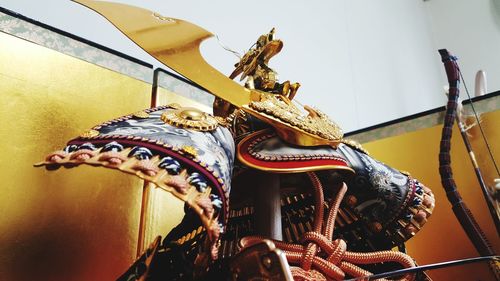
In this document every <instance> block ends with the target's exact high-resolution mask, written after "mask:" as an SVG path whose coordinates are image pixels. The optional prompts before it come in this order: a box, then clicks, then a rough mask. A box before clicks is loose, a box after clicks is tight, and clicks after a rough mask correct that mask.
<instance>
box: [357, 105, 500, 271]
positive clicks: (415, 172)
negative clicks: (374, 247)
mask: <svg viewBox="0 0 500 281" xmlns="http://www.w3.org/2000/svg"><path fill="white" fill-rule="evenodd" d="M482 120H483V121H482V123H481V125H482V126H483V128H484V131H485V134H486V136H487V138H488V141H489V143H490V145H491V148H492V152H493V155H494V157H495V159H499V156H500V147H499V145H500V130H499V129H500V128H499V127H498V122H499V120H500V111H499V110H497V111H493V112H489V113H484V114H483V115H482ZM441 129H442V126H435V127H431V128H427V129H422V130H418V131H415V132H411V133H407V134H403V135H399V136H395V137H390V138H386V139H382V140H378V141H373V142H369V143H366V144H364V145H363V146H364V147H365V148H366V149H368V151H370V153H371V154H372V155H373V156H374V157H375V158H377V159H379V160H381V161H383V162H385V163H387V164H389V165H391V166H393V167H395V168H398V169H401V170H405V171H410V172H411V174H412V176H414V177H415V178H417V179H419V180H420V181H421V182H423V183H424V184H425V185H427V186H429V187H430V188H431V189H432V190H433V192H434V194H435V196H436V208H435V209H434V213H433V215H432V217H431V218H430V220H429V222H428V223H427V224H426V225H425V226H424V227H423V228H422V230H421V231H419V232H418V233H417V235H416V236H415V237H414V238H412V239H410V240H409V242H408V243H407V248H408V253H409V254H410V255H411V256H412V257H413V258H415V259H416V260H417V262H418V263H419V264H428V263H435V262H442V261H447V260H452V259H463V258H469V257H475V256H478V255H479V254H478V253H477V252H476V250H475V249H474V247H473V245H472V244H471V242H469V240H468V238H467V236H466V234H465V233H464V231H463V230H462V227H461V226H460V224H459V223H458V221H457V219H456V218H455V216H454V214H453V211H452V210H451V205H450V203H449V202H448V200H447V198H446V195H445V192H444V189H443V187H442V185H441V179H440V177H439V171H438V165H439V164H438V153H439V141H440V139H441ZM470 134H471V138H470V139H471V143H472V146H473V149H474V151H475V153H476V158H477V159H478V162H479V164H480V165H481V168H482V171H483V173H484V178H485V181H486V183H487V184H490V185H492V182H493V178H494V177H495V175H496V171H495V170H494V167H493V164H492V161H491V159H490V158H489V156H488V154H487V150H486V146H485V144H484V142H483V141H482V138H481V136H480V134H479V130H478V128H473V129H472V130H471V131H470ZM451 156H452V158H451V163H452V169H453V173H454V178H455V181H456V184H457V187H458V190H459V192H460V193H461V195H462V197H463V199H464V201H465V202H466V204H467V205H468V207H469V209H470V210H471V211H472V213H473V214H474V215H475V218H476V220H477V221H478V223H479V225H480V226H481V227H482V228H483V230H484V231H485V233H486V235H487V237H488V238H489V241H490V242H491V243H492V244H493V247H494V249H495V250H496V252H497V253H499V252H500V239H498V234H497V233H496V230H495V226H494V224H493V221H492V220H491V218H490V215H489V212H488V208H487V206H486V203H485V201H484V198H483V195H482V193H481V190H480V187H479V184H478V181H477V179H476V176H475V174H474V170H473V167H472V164H471V162H470V160H469V157H468V154H467V151H466V149H465V147H464V144H463V142H462V138H461V137H460V133H459V131H458V129H457V127H456V126H455V128H454V131H453V137H452V147H451ZM429 275H430V276H431V277H432V278H433V279H434V280H439V281H441V280H443V281H446V280H450V281H451V280H494V277H493V276H492V275H491V274H490V272H489V271H488V267H487V265H485V264H470V265H466V266H460V267H452V268H447V269H440V270H434V271H430V272H429Z"/></svg>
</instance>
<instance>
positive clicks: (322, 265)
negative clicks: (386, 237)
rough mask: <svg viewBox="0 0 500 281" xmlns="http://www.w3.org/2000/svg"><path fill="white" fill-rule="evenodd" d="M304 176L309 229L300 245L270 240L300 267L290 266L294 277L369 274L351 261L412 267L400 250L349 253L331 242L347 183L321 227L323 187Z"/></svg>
mask: <svg viewBox="0 0 500 281" xmlns="http://www.w3.org/2000/svg"><path fill="white" fill-rule="evenodd" d="M307 175H308V176H309V178H310V180H311V182H312V185H313V188H314V198H315V214H314V227H313V231H310V232H306V233H304V234H303V235H302V237H301V239H300V244H293V243H287V242H283V241H273V242H274V244H275V245H276V247H277V248H279V249H281V250H283V252H284V253H285V255H286V257H287V260H288V262H289V263H290V264H291V265H298V266H300V268H298V267H293V268H292V269H293V270H292V274H293V276H294V278H295V279H296V280H298V279H300V280H313V279H315V278H317V274H318V271H319V273H321V274H323V276H325V277H326V278H325V279H333V280H343V279H344V278H345V275H346V274H347V275H350V276H352V277H363V276H368V275H372V273H371V272H369V271H367V270H364V269H362V268H360V267H359V266H357V265H355V264H372V263H380V262H388V261H391V262H397V263H399V264H401V265H402V266H404V267H406V268H408V267H415V263H414V262H413V260H412V258H411V257H410V256H408V255H406V254H404V253H401V252H396V251H378V252H369V253H357V252H349V251H347V244H346V242H345V241H344V240H342V239H335V240H333V241H332V237H333V230H334V226H335V217H336V215H337V212H338V210H339V207H340V203H341V202H342V199H343V197H344V195H345V193H346V192H347V186H346V184H345V183H344V184H343V185H342V187H341V188H340V190H339V192H338V193H337V195H336V197H335V200H333V202H332V204H331V206H330V207H331V208H330V210H329V212H328V217H327V220H326V224H325V225H324V228H323V204H324V196H323V187H322V185H321V182H320V180H319V178H318V176H317V175H316V174H315V173H313V172H308V173H307ZM263 239H265V237H259V236H247V237H244V238H242V239H241V240H240V246H241V247H242V248H244V247H248V246H250V245H253V244H255V243H259V242H261V241H262V240H263ZM308 273H310V274H308ZM308 276H309V277H308ZM312 276H316V277H312ZM414 277H415V276H414V275H413V274H407V275H405V276H403V278H402V279H400V280H404V281H412V280H413V279H414ZM311 278H313V279H311ZM381 280H384V279H381Z"/></svg>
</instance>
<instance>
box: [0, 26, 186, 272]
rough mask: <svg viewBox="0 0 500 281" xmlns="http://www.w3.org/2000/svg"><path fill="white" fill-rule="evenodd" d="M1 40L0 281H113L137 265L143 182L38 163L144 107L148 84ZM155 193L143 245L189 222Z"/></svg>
mask: <svg viewBox="0 0 500 281" xmlns="http://www.w3.org/2000/svg"><path fill="white" fill-rule="evenodd" d="M0 42H1V44H0V104H1V106H2V108H1V110H0V122H1V125H0V151H1V152H2V156H1V158H0V179H1V181H2V184H1V193H0V194H1V195H0V214H1V215H0V276H1V277H0V279H1V280H82V281H83V280H114V279H116V278H117V277H118V276H119V275H120V274H122V273H123V272H124V271H125V270H126V269H127V268H128V267H129V266H130V265H131V264H132V262H133V261H134V259H135V257H136V251H137V247H138V246H139V245H137V241H138V228H139V218H140V212H141V198H142V190H143V185H144V183H143V181H142V180H139V179H138V178H136V177H134V176H130V175H126V174H123V173H121V172H119V171H116V170H108V169H104V168H95V167H90V166H81V167H77V168H72V169H65V168H61V169H59V170H58V171H54V172H51V171H47V170H45V169H44V168H34V167H33V164H34V163H36V162H40V161H41V160H43V157H45V155H46V154H48V153H50V152H52V151H54V150H57V149H61V148H63V147H64V146H65V144H66V142H67V141H68V140H70V139H72V138H74V137H76V136H78V135H80V134H81V133H82V132H83V131H84V130H86V129H88V128H91V127H93V126H94V125H97V124H99V123H101V122H104V121H107V120H109V119H113V118H116V117H119V116H122V115H125V114H129V113H132V112H136V111H138V110H141V109H144V108H148V107H149V106H150V103H151V85H149V84H147V83H144V82H142V81H139V80H136V79H132V78H130V77H127V76H125V75H121V74H119V73H116V72H113V71H110V70H107V69H104V68H102V67H98V66H95V65H92V64H90V63H87V62H84V61H82V60H79V59H75V58H72V57H70V56H67V55H64V54H61V53H58V52H55V51H53V50H50V49H47V48H45V47H41V46H39V45H36V44H33V43H30V42H28V41H24V40H22V39H19V38H16V37H14V36H11V35H7V34H5V33H0ZM151 192H152V195H151V196H150V201H151V203H150V205H149V208H148V210H147V211H148V214H149V215H148V216H147V221H146V235H147V239H146V241H145V242H146V243H149V242H151V241H152V238H151V237H155V236H156V235H165V234H166V233H167V232H168V230H170V229H171V228H172V226H174V225H176V224H177V223H178V222H179V221H180V218H181V217H182V215H183V214H182V210H183V209H182V206H183V204H182V202H179V201H178V200H176V199H173V196H171V195H170V194H168V193H165V192H162V191H161V190H152V191H151ZM169 206H171V207H169Z"/></svg>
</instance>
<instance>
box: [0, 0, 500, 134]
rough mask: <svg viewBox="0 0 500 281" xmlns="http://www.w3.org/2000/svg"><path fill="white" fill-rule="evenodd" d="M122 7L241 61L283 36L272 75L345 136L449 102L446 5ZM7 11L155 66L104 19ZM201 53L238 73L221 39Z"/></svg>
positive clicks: (223, 2)
mask: <svg viewBox="0 0 500 281" xmlns="http://www.w3.org/2000/svg"><path fill="white" fill-rule="evenodd" d="M451 1H452V0H449V1H447V2H451ZM120 2H122V3H128V4H132V5H136V6H141V7H144V8H148V9H151V10H154V11H157V12H159V13H161V14H163V15H165V16H172V17H176V18H182V19H186V20H189V21H192V22H194V23H196V24H198V25H200V26H203V27H204V28H206V29H207V30H209V31H211V32H213V33H216V34H219V36H220V38H221V40H222V41H223V42H224V44H225V45H227V46H229V47H231V48H232V49H234V50H237V51H239V52H244V50H246V49H247V48H249V47H250V45H252V44H253V42H254V41H255V40H256V39H257V37H258V35H260V34H262V33H265V32H267V31H269V30H270V28H271V27H276V28H277V37H278V38H281V39H283V41H284V42H285V46H284V48H283V51H282V52H281V54H280V55H278V56H277V57H275V58H274V59H273V60H272V61H271V66H272V67H273V68H275V69H276V70H277V71H278V72H279V73H280V78H281V79H282V80H291V81H292V82H293V81H299V82H300V83H301V84H302V88H301V89H300V90H299V94H298V96H297V98H298V100H300V101H301V102H302V103H304V104H311V105H314V106H316V107H318V108H320V109H322V110H323V111H325V112H327V113H328V114H329V115H330V116H331V117H332V118H333V119H334V120H336V121H337V122H338V123H339V124H340V125H341V126H342V127H343V128H344V129H345V131H351V130H355V129H359V128H363V127H367V126H370V125H375V124H378V123H381V122H384V121H389V120H392V119H395V118H399V117H402V116H406V115H409V114H413V113H417V112H420V111H423V110H427V109H430V108H434V107H437V106H440V105H442V104H443V103H444V101H445V99H444V97H443V95H442V86H443V85H444V84H446V81H445V80H444V75H443V74H442V70H441V68H442V67H441V63H440V60H439V56H438V54H437V47H436V44H435V42H437V39H436V37H437V35H436V34H437V33H432V32H431V29H430V24H429V23H430V22H432V25H433V26H435V25H440V24H441V23H440V22H437V21H436V20H435V16H434V14H433V13H434V12H433V11H438V10H439V9H441V8H439V7H438V6H437V5H438V3H437V2H440V1H439V0H430V2H423V1H422V0H406V1H401V0H384V1H381V0H372V1H370V0H364V1H362V0H324V1H298V0H296V1H284V0H283V1H269V0H267V1H264V0H252V1H244V2H243V1H242V2H237V1H231V0H219V1H167V0H151V1H140V0H120ZM434 2H436V4H435V3H434ZM453 2H454V1H453ZM469 2H476V1H469ZM478 2H479V1H478ZM483 2H484V1H483ZM0 6H2V7H5V8H9V9H11V10H14V11H17V12H19V13H21V14H24V15H26V16H28V17H32V18H34V19H36V20H39V21H41V22H44V23H47V24H49V25H53V26H55V27H58V28H60V29H63V30H66V31H69V32H71V33H74V34H76V35H79V36H82V37H84V38H87V39H89V40H92V41H95V42H98V43H100V44H103V45H106V46H108V47H111V48H113V49H116V50H119V51H121V52H124V53H126V54H129V55H131V56H134V57H137V58H139V59H142V60H146V61H149V62H152V63H153V64H155V65H158V63H155V62H153V61H152V59H151V58H150V57H149V56H147V54H145V53H144V52H143V51H142V50H140V49H139V48H138V47H135V45H133V44H132V43H130V42H129V41H128V40H127V39H125V38H124V37H123V36H122V35H121V34H120V33H119V32H117V31H116V30H115V29H114V28H113V27H112V26H111V25H110V24H108V23H107V22H106V21H105V20H104V19H102V18H101V17H100V16H98V15H96V14H94V13H93V12H91V11H90V10H86V9H84V8H83V7H81V6H79V5H77V4H74V3H71V2H69V1H64V0H46V1H32V0H0ZM431 6H432V7H431ZM434 6H435V7H436V8H435V9H434ZM429 11H430V13H431V14H432V16H429V14H428V13H429ZM482 12H484V11H482ZM482 12H479V13H482ZM430 19H431V20H430ZM476 20H481V18H479V16H478V17H477V18H476ZM443 21H445V20H443ZM159 40H161V39H160V38H159ZM443 40H444V39H443ZM452 47H453V46H450V47H449V48H450V50H451V49H452ZM202 50H203V52H204V54H206V58H207V60H208V61H209V62H210V63H212V64H213V65H215V66H216V67H217V68H218V69H220V70H221V71H222V72H224V73H226V74H228V73H230V72H231V70H232V66H233V64H234V63H235V62H236V57H235V56H234V55H232V54H231V53H229V52H226V51H224V50H223V49H222V48H221V47H220V46H219V45H218V44H217V43H216V40H210V42H207V43H206V44H204V45H203V48H202ZM453 51H454V52H455V53H457V52H458V51H459V50H456V51H455V50H453ZM497 57H498V56H497ZM497 65H498V66H499V67H500V64H498V63H497ZM490 85H491V83H490Z"/></svg>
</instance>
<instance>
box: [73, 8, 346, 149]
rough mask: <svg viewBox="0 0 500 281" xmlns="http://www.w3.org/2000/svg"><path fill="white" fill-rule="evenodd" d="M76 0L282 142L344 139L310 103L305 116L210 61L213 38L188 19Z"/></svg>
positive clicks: (282, 99) (325, 142)
mask: <svg viewBox="0 0 500 281" xmlns="http://www.w3.org/2000/svg"><path fill="white" fill-rule="evenodd" d="M73 2H76V3H79V4H81V5H83V6H86V7H88V8H90V9H92V10H94V11H96V12H97V13H99V14H101V15H102V16H103V17H105V18H106V19H107V20H109V21H110V22H111V23H112V24H113V25H114V26H115V27H116V28H118V29H119V30H120V31H121V32H123V33H124V34H125V35H126V36H127V37H128V38H129V39H130V40H132V41H133V42H135V43H136V44H137V45H139V47H141V48H142V49H144V50H145V51H146V52H147V53H149V54H150V55H151V56H153V57H154V58H156V59H157V60H159V61H160V62H162V63H163V64H165V65H166V66H168V67H169V68H171V69H173V70H174V71H176V72H178V73H179V74H181V75H183V76H184V77H186V78H188V79H190V80H191V81H193V82H194V83H196V84H198V85H200V86H201V87H203V88H205V89H206V90H207V91H209V92H211V93H212V94H214V95H215V96H217V97H219V98H221V99H223V100H225V101H227V102H229V103H231V104H233V105H235V106H237V107H238V108H241V109H243V110H244V111H246V112H247V113H249V114H251V115H253V116H255V117H256V118H258V119H261V120H263V121H264V122H266V123H268V124H270V125H272V126H273V127H274V128H275V129H276V131H277V133H278V135H279V136H280V137H281V138H282V139H283V140H285V141H287V142H289V143H292V144H296V145H304V146H315V145H332V146H336V145H337V144H338V143H339V142H340V140H341V138H342V130H341V129H340V128H339V127H338V126H337V124H335V123H334V122H332V121H330V120H329V118H328V117H327V116H326V115H325V114H323V113H321V112H319V111H317V110H314V109H312V108H309V107H308V108H305V109H306V110H307V111H308V112H309V115H307V116H303V111H302V110H301V109H299V108H297V107H296V106H295V105H294V104H293V103H291V101H290V100H288V98H287V97H285V96H280V97H277V96H276V95H274V94H271V93H266V92H262V91H258V90H250V89H247V88H245V87H243V86H241V85H239V84H238V83H236V82H234V81H233V80H231V79H229V78H228V77H226V76H225V75H224V74H222V73H220V72H219V71H218V70H216V69H215V68H213V67H212V66H211V65H209V64H208V63H207V62H206V61H205V60H204V59H203V57H202V55H201V53H200V44H201V42H202V41H203V40H205V39H207V38H210V37H212V36H213V34H212V33H210V32H208V31H207V30H205V29H203V28H201V27H199V26H197V25H195V24H192V23H190V22H187V21H184V20H180V19H175V18H170V17H165V16H162V15H160V14H158V13H155V12H152V11H149V10H146V9H142V8H138V7H134V6H129V5H125V4H119V3H112V2H106V1H93V0H73ZM274 47H275V48H276V50H275V52H279V50H280V49H281V45H280V44H278V45H277V46H274ZM266 54H268V55H271V54H274V53H273V52H266ZM269 58H270V57H269ZM269 58H268V57H265V58H263V59H269Z"/></svg>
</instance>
